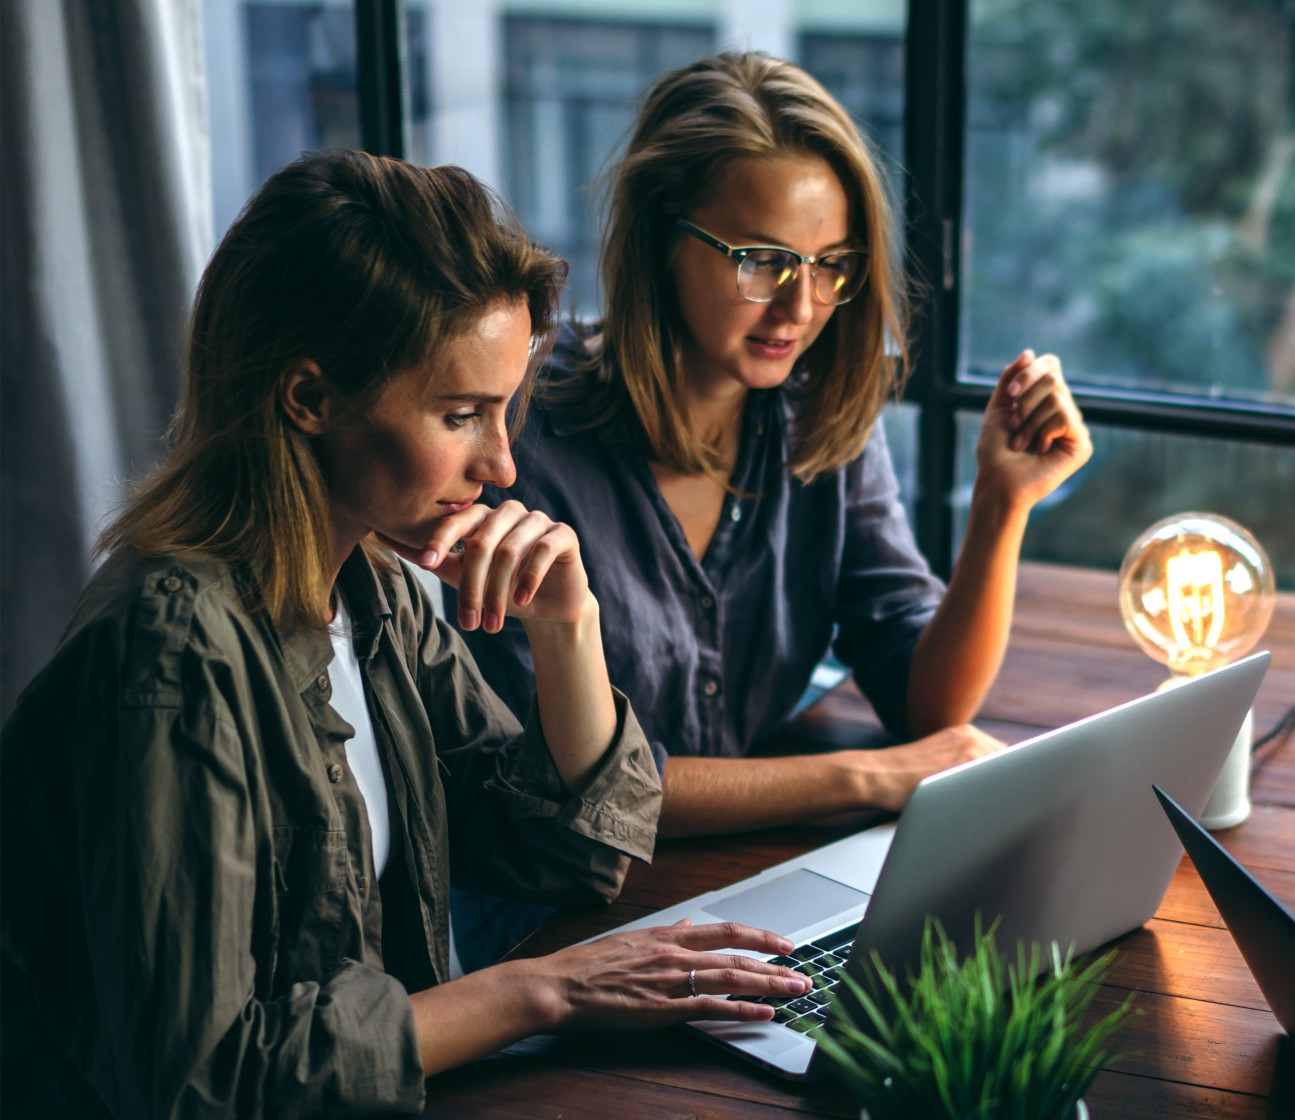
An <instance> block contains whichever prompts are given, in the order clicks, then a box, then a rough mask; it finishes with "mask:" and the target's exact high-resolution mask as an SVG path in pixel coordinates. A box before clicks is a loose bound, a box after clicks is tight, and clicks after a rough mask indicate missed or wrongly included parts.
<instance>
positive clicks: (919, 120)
mask: <svg viewBox="0 0 1295 1120" xmlns="http://www.w3.org/2000/svg"><path fill="white" fill-rule="evenodd" d="M967 3H968V0H909V5H908V35H907V43H906V54H905V78H904V82H905V98H904V163H905V166H906V168H907V170H908V175H907V179H906V189H905V217H906V225H907V252H908V259H909V261H910V262H911V264H912V267H913V269H914V271H915V279H916V285H915V287H916V289H917V291H918V293H919V296H918V300H917V308H916V314H915V316H914V322H913V336H912V341H913V354H914V364H913V375H912V378H911V380H910V381H909V385H908V390H907V393H906V399H907V400H909V401H910V402H912V403H914V404H916V405H918V406H919V408H920V415H919V420H918V456H917V478H918V493H917V496H916V507H915V508H916V517H915V520H916V524H915V526H914V529H915V531H916V533H917V539H918V543H919V545H920V546H921V548H922V551H923V552H924V553H925V554H926V556H927V557H928V559H929V560H930V561H931V565H932V567H933V568H934V569H935V570H936V571H937V572H939V573H940V574H941V575H945V576H947V575H948V574H949V572H950V570H951V569H952V566H953V546H954V541H953V504H952V499H953V491H954V484H955V480H956V474H957V431H956V415H955V408H956V394H957V387H958V386H957V362H958V353H957V346H958V311H959V306H958V305H959V291H958V289H959V281H960V259H959V258H960V254H959V246H960V244H961V240H962V180H963V140H964V134H965V124H966V42H967Z"/></svg>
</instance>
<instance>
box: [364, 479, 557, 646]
mask: <svg viewBox="0 0 1295 1120" xmlns="http://www.w3.org/2000/svg"><path fill="white" fill-rule="evenodd" d="M383 540H384V543H386V544H387V546H388V547H390V548H392V549H393V550H394V551H396V552H397V553H399V554H400V555H401V556H404V557H405V558H406V559H407V560H410V561H412V562H413V563H415V564H418V565H420V566H422V567H424V568H427V569H429V570H431V571H434V572H435V573H436V574H437V576H439V577H440V578H441V579H442V580H444V581H445V582H446V583H448V584H449V585H450V586H451V587H454V588H456V589H457V590H458V593H459V594H458V609H459V625H460V626H461V627H462V628H463V629H464V630H475V629H477V628H478V627H480V628H481V629H483V630H485V631H486V632H487V633H492V634H493V633H497V632H498V631H499V630H500V629H502V628H503V624H504V618H505V616H506V615H507V614H508V613H509V611H510V607H514V606H515V607H519V608H520V607H525V606H527V604H529V603H530V602H531V601H532V600H533V599H534V598H535V595H536V592H537V591H538V590H539V588H540V585H541V584H543V582H544V580H545V578H546V577H547V576H548V575H549V573H550V572H551V571H552V570H553V568H554V565H556V564H558V563H562V562H565V561H569V560H571V559H573V558H575V559H576V560H577V561H578V558H579V554H580V549H579V544H578V542H577V540H576V535H575V532H574V531H573V530H572V529H571V528H570V526H567V525H563V524H561V523H559V522H555V521H553V520H552V519H551V518H550V517H548V516H547V515H546V514H543V513H540V512H538V511H536V510H528V509H527V508H526V507H525V506H523V505H522V504H521V503H520V502H515V501H507V502H504V503H503V504H502V505H501V506H499V507H498V509H491V508H490V507H489V506H483V505H474V506H471V507H469V508H468V509H465V510H460V511H459V512H457V513H454V514H450V515H449V516H447V517H443V518H441V519H440V520H439V521H438V522H437V523H436V525H435V527H434V529H433V530H432V533H431V537H430V539H429V540H428V541H427V542H426V544H425V546H424V547H423V548H421V549H416V548H412V547H410V546H408V545H405V544H403V543H402V542H399V541H393V540H389V539H387V538H383Z"/></svg>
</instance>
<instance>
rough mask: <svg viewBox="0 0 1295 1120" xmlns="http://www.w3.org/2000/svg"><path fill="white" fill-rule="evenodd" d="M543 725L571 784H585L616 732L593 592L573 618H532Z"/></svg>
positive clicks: (558, 764)
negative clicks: (568, 621) (554, 620)
mask: <svg viewBox="0 0 1295 1120" xmlns="http://www.w3.org/2000/svg"><path fill="white" fill-rule="evenodd" d="M525 625H526V636H527V638H528V640H529V641H530V646H531V656H532V659H533V661H534V663H535V698H536V703H537V705H538V708H539V715H540V726H541V728H542V729H543V731H544V738H545V741H546V742H547V743H548V746H549V751H550V753H551V754H552V755H553V763H554V765H555V766H556V767H557V769H558V773H559V774H560V775H561V776H562V781H563V783H564V784H565V785H566V787H567V788H568V789H570V790H577V789H579V788H580V787H581V786H582V785H584V783H585V781H586V779H587V778H588V777H589V775H590V773H591V772H592V771H593V769H594V767H595V766H596V765H597V764H598V761H599V760H600V759H601V758H602V757H603V755H604V754H605V753H606V751H607V748H608V747H609V746H610V745H611V742H612V740H613V738H614V737H615V735H616V706H615V704H614V702H613V700H612V689H611V682H610V681H609V680H608V679H607V663H606V660H605V659H604V657H603V644H602V634H601V632H600V631H599V614H598V602H597V600H596V599H594V597H593V596H592V595H590V596H589V600H588V605H587V607H586V609H585V610H584V612H583V613H582V614H581V617H580V619H579V621H577V622H575V623H572V624H566V623H562V624H554V623H539V622H527V623H526V624H525Z"/></svg>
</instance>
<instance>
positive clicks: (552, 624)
mask: <svg viewBox="0 0 1295 1120" xmlns="http://www.w3.org/2000/svg"><path fill="white" fill-rule="evenodd" d="M599 619H600V614H599V608H598V600H597V599H595V598H594V594H593V592H592V591H586V592H585V598H584V602H583V603H581V605H580V606H579V607H578V608H577V609H576V611H575V613H574V614H572V615H571V616H570V617H568V618H562V619H537V618H524V619H522V627H523V628H524V629H525V631H526V636H527V638H528V639H530V641H531V642H532V644H533V643H534V642H536V641H543V642H548V643H553V642H558V643H562V644H566V645H571V646H575V645H579V644H581V643H583V642H585V641H587V640H588V639H589V638H590V637H591V636H594V635H598V634H599V633H600V631H599V628H598V626H599Z"/></svg>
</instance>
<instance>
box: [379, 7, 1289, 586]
mask: <svg viewBox="0 0 1295 1120" xmlns="http://www.w3.org/2000/svg"><path fill="white" fill-rule="evenodd" d="M354 3H355V25H356V54H357V59H356V61H357V74H358V84H359V102H360V136H361V142H362V143H363V145H364V147H365V149H366V150H368V151H370V152H373V153H375V154H378V155H390V156H397V157H402V158H403V156H404V154H405V151H406V147H407V141H406V127H407V125H406V121H405V117H404V100H403V97H402V96H401V94H402V91H403V89H404V87H405V84H406V80H407V79H406V75H405V73H404V61H405V57H406V56H405V51H404V49H403V43H402V34H403V26H404V24H403V18H402V17H403V12H402V8H403V3H402V0H354ZM969 21H970V0H908V21H907V32H906V36H905V45H904V54H905V68H904V71H905V72H904V84H905V89H904V132H903V135H904V167H905V169H906V175H905V178H904V196H905V197H904V206H905V214H906V216H907V219H906V220H907V234H908V257H909V261H910V262H911V265H912V268H913V271H914V275H915V278H916V279H917V285H916V287H917V290H918V291H919V292H920V293H921V298H920V300H919V301H918V306H917V309H916V311H917V313H916V314H915V316H914V321H913V334H912V351H913V355H914V361H913V371H912V376H911V377H910V379H909V382H908V385H907V387H906V389H905V393H904V401H905V402H906V403H908V404H912V405H915V406H916V407H917V409H918V431H917V464H916V475H917V482H918V492H917V495H916V501H915V507H914V508H915V512H914V531H915V533H916V535H917V540H918V544H919V546H920V547H921V549H922V551H923V553H924V554H925V555H926V556H927V557H928V558H929V560H930V562H931V566H932V567H933V568H934V569H935V571H936V572H937V573H939V574H940V575H942V576H945V577H947V576H948V575H949V573H950V571H951V570H952V567H953V560H954V555H955V550H956V547H957V541H956V539H955V510H954V505H953V498H954V492H955V487H956V484H957V469H958V457H957V452H958V441H957V417H958V414H959V413H960V412H965V411H976V412H979V411H983V409H984V407H985V405H986V404H987V403H988V401H989V397H990V394H991V392H992V391H993V386H994V382H995V379H996V376H997V374H996V371H985V370H971V371H968V372H965V373H964V375H963V377H962V378H959V376H958V365H959V363H958V358H959V354H958V344H959V333H958V324H959V315H960V312H961V297H962V291H961V283H962V271H961V265H962V261H961V252H960V248H961V244H962V232H963V218H964V214H963V190H964V178H965V173H966V163H965V145H966V137H967V51H968V38H969V37H968V25H969ZM1072 388H1073V389H1074V396H1075V400H1076V402H1077V403H1078V404H1079V406H1080V408H1082V409H1083V411H1084V416H1085V419H1086V420H1088V421H1089V422H1090V423H1092V424H1095V425H1105V426H1108V427H1116V428H1127V429H1134V430H1141V431H1147V432H1157V433H1163V434H1170V435H1183V436H1205V437H1209V438H1214V439H1224V440H1232V441H1237V442H1245V443H1264V444H1275V445H1279V446H1295V407H1287V406H1284V405H1281V404H1269V403H1259V402H1252V401H1242V400H1236V401H1228V400H1220V399H1218V398H1215V397H1207V396H1203V395H1199V394H1192V393H1185V392H1149V391H1141V390H1136V389H1128V388H1115V387H1105V386H1091V385H1083V386H1082V387H1073V386H1072Z"/></svg>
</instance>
